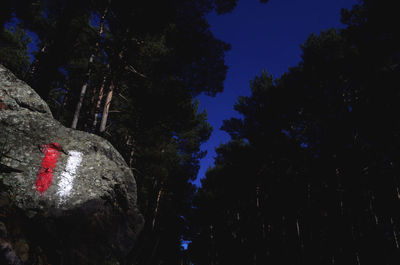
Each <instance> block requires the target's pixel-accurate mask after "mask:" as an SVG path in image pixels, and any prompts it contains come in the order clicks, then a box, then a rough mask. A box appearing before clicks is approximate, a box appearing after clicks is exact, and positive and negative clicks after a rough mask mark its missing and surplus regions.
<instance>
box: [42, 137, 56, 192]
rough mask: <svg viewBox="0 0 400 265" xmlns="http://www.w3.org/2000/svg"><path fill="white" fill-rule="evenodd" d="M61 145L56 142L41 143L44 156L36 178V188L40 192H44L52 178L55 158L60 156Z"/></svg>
mask: <svg viewBox="0 0 400 265" xmlns="http://www.w3.org/2000/svg"><path fill="white" fill-rule="evenodd" d="M60 150H61V146H60V145H59V144H58V143H52V144H44V145H42V152H43V153H44V158H43V160H42V164H41V165H40V170H39V173H38V178H37V180H36V190H37V191H39V192H40V194H42V193H43V192H45V191H46V190H47V189H48V188H49V187H50V184H51V181H52V180H53V169H54V168H55V167H56V164H57V160H58V158H59V157H60Z"/></svg>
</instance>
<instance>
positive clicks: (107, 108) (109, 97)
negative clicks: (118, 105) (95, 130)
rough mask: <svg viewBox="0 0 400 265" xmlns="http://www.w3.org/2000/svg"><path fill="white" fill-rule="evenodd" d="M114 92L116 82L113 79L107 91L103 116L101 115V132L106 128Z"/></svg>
mask: <svg viewBox="0 0 400 265" xmlns="http://www.w3.org/2000/svg"><path fill="white" fill-rule="evenodd" d="M113 92H114V83H113V81H111V83H110V87H109V89H108V93H107V98H106V102H105V104H104V108H103V116H102V117H101V123H100V130H99V131H100V132H101V133H102V132H104V131H105V130H106V125H107V119H108V113H109V112H110V105H111V100H112V97H113Z"/></svg>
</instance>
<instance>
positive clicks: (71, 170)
mask: <svg viewBox="0 0 400 265" xmlns="http://www.w3.org/2000/svg"><path fill="white" fill-rule="evenodd" d="M68 154H69V157H68V161H67V166H66V167H65V170H64V171H63V172H62V173H61V179H60V181H59V182H58V190H57V194H58V195H59V196H60V199H61V202H63V201H65V199H66V197H68V196H69V195H70V193H71V190H72V185H73V182H74V179H75V177H76V170H77V168H78V167H79V165H80V164H81V162H82V153H81V152H78V151H69V152H68Z"/></svg>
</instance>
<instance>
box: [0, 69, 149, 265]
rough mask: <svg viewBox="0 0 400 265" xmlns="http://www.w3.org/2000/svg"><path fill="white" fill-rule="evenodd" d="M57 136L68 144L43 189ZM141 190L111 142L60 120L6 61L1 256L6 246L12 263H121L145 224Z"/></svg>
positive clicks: (0, 74) (0, 101) (0, 142)
mask: <svg viewBox="0 0 400 265" xmlns="http://www.w3.org/2000/svg"><path fill="white" fill-rule="evenodd" d="M51 143H58V144H59V145H60V146H61V147H62V150H61V152H60V153H59V157H58V160H57V163H56V165H55V167H54V169H52V170H51V174H52V175H53V178H52V181H51V183H50V185H49V187H48V189H47V190H46V191H44V192H43V193H41V192H39V191H38V190H37V186H36V184H37V183H36V181H37V178H38V173H39V172H40V171H41V170H42V173H43V172H44V173H45V174H47V173H49V172H48V171H49V169H43V168H41V165H42V160H43V158H44V156H45V155H44V153H43V148H44V146H45V145H46V144H47V145H48V144H51ZM74 154H80V160H79V159H76V157H75V162H74V161H73V159H74V158H73V155H74ZM78 162H79V163H78ZM73 163H75V164H73ZM72 167H73V171H74V172H71V168H72ZM43 170H44V171H43ZM68 176H69V178H68ZM71 176H72V177H71ZM66 177H67V178H66ZM66 186H68V187H69V188H66ZM62 189H64V190H62ZM136 194H137V192H136V183H135V179H134V176H133V175H132V172H131V170H130V169H129V168H128V167H127V165H126V163H125V161H124V160H123V158H122V157H121V155H120V154H119V153H118V152H117V151H116V150H115V149H114V148H113V147H112V146H111V144H110V143H109V142H107V141H106V140H104V139H102V138H101V137H98V136H96V135H92V134H89V133H85V132H81V131H76V130H72V129H69V128H66V127H64V126H62V125H61V124H60V123H59V122H58V121H56V120H55V119H53V117H52V114H51V112H50V109H49V107H48V106H47V105H46V103H45V102H44V101H43V100H42V99H41V98H40V97H39V96H38V95H37V94H36V93H35V92H34V91H33V90H32V89H31V88H30V87H29V86H28V85H26V84H25V83H24V82H22V81H20V80H18V79H16V77H15V76H14V75H13V74H12V73H11V72H10V71H8V70H7V69H5V68H4V67H3V66H1V65H0V260H1V259H2V258H4V257H1V256H2V253H3V252H4V253H6V252H7V253H6V254H7V255H8V256H10V257H11V258H10V259H14V260H16V261H14V262H15V263H12V262H11V261H9V263H10V264H47V263H49V264H121V263H123V261H124V258H125V257H126V255H127V254H128V253H129V252H131V251H132V249H133V247H134V243H135V239H136V237H137V235H138V233H139V232H140V230H141V228H142V226H143V218H142V216H141V215H140V213H139V212H138V210H137V208H136ZM6 254H4V255H6ZM4 259H5V260H6V258H4ZM4 262H5V261H4ZM18 262H19V263H18Z"/></svg>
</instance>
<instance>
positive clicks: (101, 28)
mask: <svg viewBox="0 0 400 265" xmlns="http://www.w3.org/2000/svg"><path fill="white" fill-rule="evenodd" d="M107 13H108V6H107V7H106V8H105V9H104V12H103V15H102V16H101V19H100V25H99V33H98V39H97V42H96V50H95V52H94V53H93V54H92V55H91V56H90V59H89V65H88V71H87V73H86V80H85V83H84V84H83V86H82V88H81V95H80V97H79V101H78V104H77V105H76V109H75V113H74V119H73V120H72V125H71V128H72V129H76V126H77V125H78V120H79V114H80V112H81V108H82V105H83V99H84V98H85V94H86V89H87V86H88V83H89V80H90V75H91V72H92V66H93V60H94V57H95V56H96V55H97V54H98V53H99V49H100V41H101V36H102V35H103V32H104V20H105V18H106V15H107Z"/></svg>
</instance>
